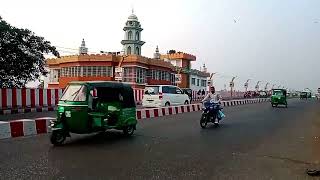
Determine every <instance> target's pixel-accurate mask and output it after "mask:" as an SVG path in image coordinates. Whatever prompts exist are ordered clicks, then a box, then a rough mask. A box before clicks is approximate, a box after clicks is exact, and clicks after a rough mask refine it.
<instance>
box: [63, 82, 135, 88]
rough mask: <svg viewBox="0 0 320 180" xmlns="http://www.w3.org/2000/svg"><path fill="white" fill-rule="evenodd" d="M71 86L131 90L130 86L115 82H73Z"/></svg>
mask: <svg viewBox="0 0 320 180" xmlns="http://www.w3.org/2000/svg"><path fill="white" fill-rule="evenodd" d="M69 84H87V85H89V86H92V87H105V88H119V89H120V88H123V89H127V88H131V85H130V84H127V83H121V82H114V81H72V82H69Z"/></svg>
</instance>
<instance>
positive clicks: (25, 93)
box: [0, 88, 243, 114]
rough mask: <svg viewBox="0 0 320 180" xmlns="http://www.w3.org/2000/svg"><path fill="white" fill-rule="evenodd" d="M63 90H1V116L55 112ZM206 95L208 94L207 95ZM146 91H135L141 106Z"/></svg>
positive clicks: (226, 94)
mask: <svg viewBox="0 0 320 180" xmlns="http://www.w3.org/2000/svg"><path fill="white" fill-rule="evenodd" d="M62 91H63V90H62V89H34V88H22V89H18V88H12V89H8V88H5V89H0V114H16V113H27V112H42V111H53V110H55V107H56V106H57V104H58V100H59V98H60V97H61V95H62ZM218 93H220V95H221V96H222V97H223V98H227V99H228V98H230V92H227V91H220V92H218ZM205 94H206V93H205ZM143 95H144V89H134V99H135V101H136V103H137V104H141V102H142V99H143ZM203 97H204V96H202V95H198V94H197V92H196V91H193V92H192V99H193V101H194V102H195V101H200V100H202V99H203ZM241 97H243V93H242V92H234V94H233V98H241Z"/></svg>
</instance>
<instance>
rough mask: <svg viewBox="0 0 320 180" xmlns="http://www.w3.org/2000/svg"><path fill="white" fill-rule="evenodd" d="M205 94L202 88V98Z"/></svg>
mask: <svg viewBox="0 0 320 180" xmlns="http://www.w3.org/2000/svg"><path fill="white" fill-rule="evenodd" d="M205 96H206V91H205V90H204V89H202V98H204V97H205Z"/></svg>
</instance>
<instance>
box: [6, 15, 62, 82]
mask: <svg viewBox="0 0 320 180" xmlns="http://www.w3.org/2000/svg"><path fill="white" fill-rule="evenodd" d="M48 53H52V54H53V55H55V56H56V57H59V52H58V51H57V50H56V48H55V47H54V46H52V45H51V43H50V42H49V41H46V40H45V39H44V38H43V37H39V36H36V35H35V33H34V32H32V31H30V30H28V29H20V28H17V27H14V26H11V25H10V24H9V23H7V22H6V21H4V20H3V19H2V18H1V16H0V88H5V87H24V86H25V84H26V83H27V82H29V81H33V80H37V79H38V78H39V77H40V76H41V75H46V74H47V73H48V72H47V71H46V70H45V63H46V62H45V57H44V54H48Z"/></svg>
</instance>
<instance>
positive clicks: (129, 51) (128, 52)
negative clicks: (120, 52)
mask: <svg viewBox="0 0 320 180" xmlns="http://www.w3.org/2000/svg"><path fill="white" fill-rule="evenodd" d="M127 54H131V47H130V46H129V47H128V50H127Z"/></svg>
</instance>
